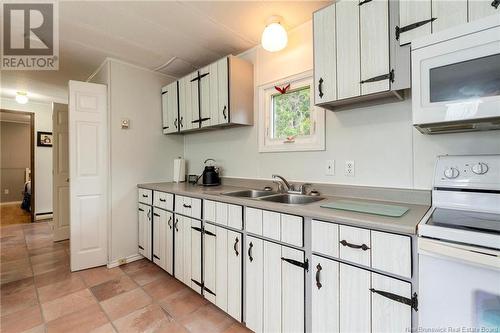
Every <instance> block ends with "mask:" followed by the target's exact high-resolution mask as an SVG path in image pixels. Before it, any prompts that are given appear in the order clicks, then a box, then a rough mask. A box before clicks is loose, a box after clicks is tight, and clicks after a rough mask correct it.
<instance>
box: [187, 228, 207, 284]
mask: <svg viewBox="0 0 500 333" xmlns="http://www.w3.org/2000/svg"><path fill="white" fill-rule="evenodd" d="M186 220H187V221H188V222H189V223H186V225H190V226H191V232H190V234H191V249H190V250H191V258H190V259H191V277H190V280H191V284H190V285H191V288H192V289H193V290H194V291H196V292H197V293H199V294H201V293H202V290H201V286H202V282H203V280H202V278H201V236H202V233H201V230H202V229H201V221H198V220H193V219H188V218H187V219H186ZM184 249H186V248H184ZM185 259H187V258H186V257H185ZM185 276H186V275H185ZM186 278H187V276H186Z"/></svg>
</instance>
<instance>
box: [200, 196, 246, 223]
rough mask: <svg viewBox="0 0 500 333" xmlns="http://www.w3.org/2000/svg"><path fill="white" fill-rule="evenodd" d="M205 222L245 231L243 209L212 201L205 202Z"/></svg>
mask: <svg viewBox="0 0 500 333" xmlns="http://www.w3.org/2000/svg"><path fill="white" fill-rule="evenodd" d="M203 219H204V220H205V221H209V222H214V223H217V224H221V225H226V226H229V227H232V228H236V229H243V207H241V206H238V205H231V204H227V203H223V202H216V201H212V200H203Z"/></svg>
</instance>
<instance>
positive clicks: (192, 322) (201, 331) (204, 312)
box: [180, 304, 236, 333]
mask: <svg viewBox="0 0 500 333" xmlns="http://www.w3.org/2000/svg"><path fill="white" fill-rule="evenodd" d="M180 322H181V323H182V324H183V325H184V326H185V327H186V328H187V329H188V330H189V331H190V332H191V333H205V332H210V333H220V332H224V331H225V330H226V329H228V328H229V327H230V326H231V325H232V324H234V323H235V322H236V321H235V320H234V319H232V318H231V317H230V316H228V315H227V314H225V313H224V312H222V310H219V309H218V308H217V307H216V306H215V305H213V304H207V305H204V306H202V307H201V308H200V309H198V310H197V311H195V312H193V313H192V314H190V315H189V316H185V317H184V318H183V319H181V320H180Z"/></svg>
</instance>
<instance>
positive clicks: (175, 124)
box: [174, 118, 177, 129]
mask: <svg viewBox="0 0 500 333" xmlns="http://www.w3.org/2000/svg"><path fill="white" fill-rule="evenodd" d="M174 126H175V128H176V129H177V118H175V120H174Z"/></svg>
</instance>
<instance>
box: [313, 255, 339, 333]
mask: <svg viewBox="0 0 500 333" xmlns="http://www.w3.org/2000/svg"><path fill="white" fill-rule="evenodd" d="M311 271H312V274H314V275H313V278H312V280H311V281H312V287H311V289H312V331H313V332H314V333H323V332H338V331H339V263H338V262H337V261H333V260H329V259H325V258H322V257H319V256H315V255H313V256H312V266H311Z"/></svg>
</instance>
